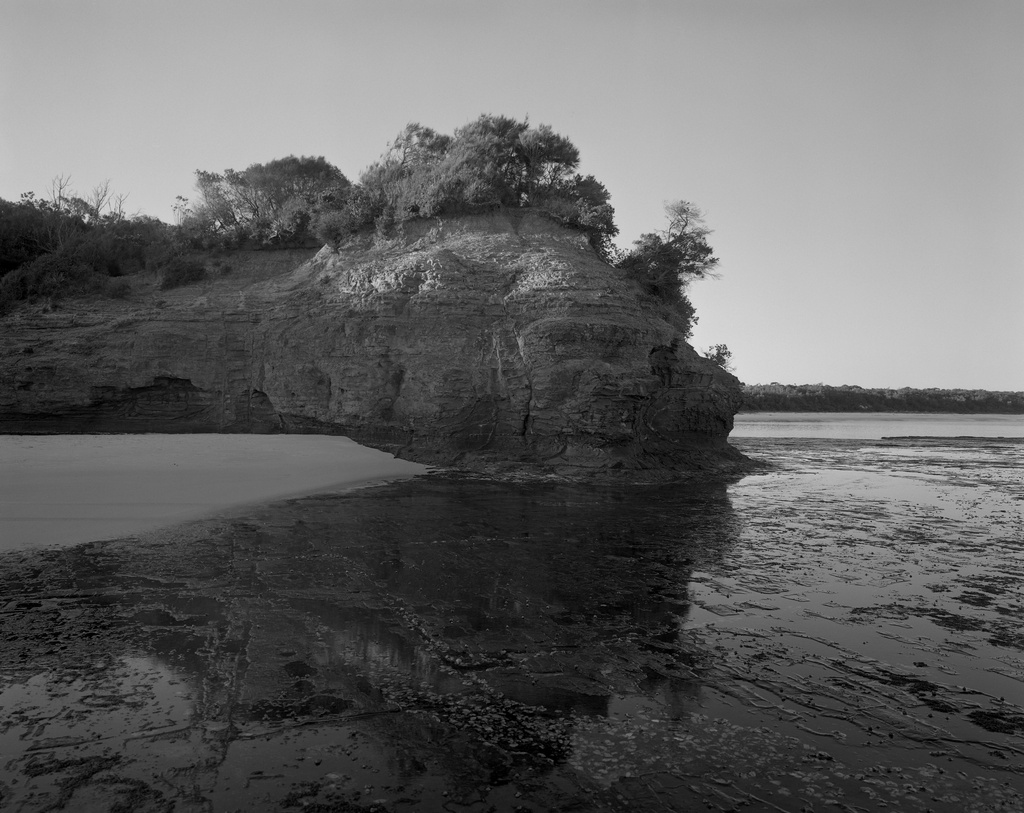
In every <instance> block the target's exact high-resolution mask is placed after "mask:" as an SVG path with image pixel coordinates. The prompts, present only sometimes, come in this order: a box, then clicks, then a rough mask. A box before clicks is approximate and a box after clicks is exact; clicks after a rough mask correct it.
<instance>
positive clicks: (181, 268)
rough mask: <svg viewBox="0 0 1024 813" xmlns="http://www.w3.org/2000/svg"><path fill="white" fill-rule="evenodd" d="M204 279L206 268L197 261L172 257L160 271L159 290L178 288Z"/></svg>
mask: <svg viewBox="0 0 1024 813" xmlns="http://www.w3.org/2000/svg"><path fill="white" fill-rule="evenodd" d="M203 279H206V267H205V266H204V265H203V264H202V263H201V262H199V261H198V260H194V259H189V258H187V257H174V258H172V259H171V260H169V261H168V262H167V263H166V264H165V265H164V266H163V268H161V269H160V290H161V291H167V290H169V289H171V288H180V287H181V286H182V285H188V284H189V283H190V282H199V281H200V280H203Z"/></svg>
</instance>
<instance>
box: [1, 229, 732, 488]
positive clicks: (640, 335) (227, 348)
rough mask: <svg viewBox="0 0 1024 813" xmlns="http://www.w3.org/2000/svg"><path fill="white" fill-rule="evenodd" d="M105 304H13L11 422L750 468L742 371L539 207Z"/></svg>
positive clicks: (570, 461)
mask: <svg viewBox="0 0 1024 813" xmlns="http://www.w3.org/2000/svg"><path fill="white" fill-rule="evenodd" d="M157 296H162V297H164V301H159V300H158V299H157ZM99 307H101V308H102V309H103V310H101V311H97V310H95V309H94V310H92V311H90V312H85V311H84V310H81V309H79V310H71V309H65V310H63V311H61V312H58V313H51V314H42V313H39V312H35V313H31V312H22V313H18V314H15V315H10V316H7V317H5V318H4V319H3V320H2V321H0V334H2V337H3V338H2V341H3V345H4V348H3V349H4V353H3V359H2V361H0V431H3V432H7V433H11V432H83V431H85V432H88V431H96V432H107V431H115V432H132V431H150V432H153V431H157V432H173V431H188V432H200V431H211V432H325V433H338V434H345V435H348V436H350V437H352V438H353V439H354V440H356V441H358V442H360V443H363V444H366V445H368V446H373V447H376V448H380V449H385V450H387V451H390V452H393V453H395V454H397V455H399V456H402V457H406V458H409V459H413V460H419V461H424V462H437V463H444V464H451V463H462V464H465V465H469V466H476V465H479V466H486V465H490V464H492V463H500V462H512V463H524V464H532V465H543V466H550V467H554V468H559V469H561V468H568V469H579V468H584V469H615V468H625V469H648V470H654V469H665V470H676V471H679V470H693V469H698V470H700V469H720V468H723V467H729V466H734V465H741V463H742V458H741V457H740V456H739V455H738V454H737V453H736V452H734V451H733V450H732V449H731V447H729V446H728V444H727V442H726V439H727V436H728V433H729V431H730V430H731V429H732V417H733V415H734V414H735V412H736V410H737V409H738V408H739V404H740V398H741V393H740V386H739V382H738V381H737V380H736V379H735V378H734V377H733V376H731V375H730V374H728V373H726V372H725V371H723V370H721V369H720V368H719V367H717V366H716V365H714V364H712V363H711V362H709V361H707V360H706V359H704V358H702V357H700V356H698V354H697V353H695V352H694V351H693V350H692V348H690V347H689V346H688V345H687V344H685V342H684V341H683V340H682V335H681V332H680V327H681V326H680V325H679V324H678V323H677V322H675V321H674V317H673V315H672V314H671V312H669V311H667V310H665V309H663V308H660V307H659V306H658V305H657V304H656V303H654V302H652V301H650V300H649V299H648V298H647V297H645V296H644V295H643V294H642V293H641V292H640V291H639V290H638V289H637V288H636V286H635V285H634V284H633V283H631V282H630V281H629V280H628V279H626V278H625V277H624V276H623V274H622V273H621V272H619V271H617V270H616V269H613V268H611V267H609V266H608V265H606V264H605V263H603V262H601V261H600V259H599V258H598V257H597V256H596V255H595V254H594V252H593V251H592V250H591V248H590V247H589V246H588V245H587V243H586V240H585V238H584V237H582V236H581V235H579V234H578V233H576V232H572V231H569V230H566V229H563V228H561V227H559V226H557V225H555V224H553V223H551V222H550V221H548V220H546V219H544V218H542V217H539V216H537V215H533V214H530V213H512V214H509V213H504V214H499V215H494V216H487V217H474V218H461V219H456V220H452V221H448V222H445V223H438V222H436V221H421V222H416V223H412V224H407V226H406V231H405V234H404V235H402V236H401V237H398V238H396V239H394V240H393V241H390V242H389V243H387V244H380V243H378V244H376V245H374V244H372V243H371V241H369V239H367V240H366V241H365V242H364V243H362V244H353V245H349V246H346V247H344V248H343V249H342V250H340V251H334V250H332V249H330V248H325V249H323V250H321V251H320V252H319V253H317V254H316V256H315V257H313V258H312V259H310V260H309V261H308V262H305V263H302V264H300V265H298V267H297V268H296V269H295V270H294V271H292V272H291V273H285V274H283V275H279V276H276V277H271V278H268V279H264V280H262V281H260V280H257V281H252V280H240V279H238V278H237V277H225V278H222V279H216V280H214V281H212V282H208V283H204V284H202V285H200V286H193V287H190V288H187V289H181V290H179V291H173V292H170V293H161V294H158V295H157V294H154V295H153V297H151V298H150V299H147V297H146V296H145V294H144V293H139V294H136V295H133V300H132V301H130V302H128V303H101V304H100V306H99Z"/></svg>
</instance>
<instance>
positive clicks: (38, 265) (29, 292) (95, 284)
mask: <svg viewBox="0 0 1024 813" xmlns="http://www.w3.org/2000/svg"><path fill="white" fill-rule="evenodd" d="M106 280H107V277H105V276H104V275H102V274H97V273H96V272H95V271H93V269H92V268H91V267H90V266H89V264H88V263H85V262H83V261H82V260H80V259H79V258H77V257H75V256H74V255H67V254H44V255H42V256H41V257H37V258H36V259H34V260H32V262H29V263H25V264H24V265H23V266H21V267H20V268H18V269H16V270H15V271H11V272H10V273H8V274H5V275H4V277H3V279H0V301H3V302H4V303H6V305H7V306H8V307H9V306H10V305H11V304H13V303H14V302H17V301H20V300H27V301H29V302H33V301H36V300H38V299H44V298H48V299H62V298H63V297H65V296H74V295H76V294H87V293H99V292H102V291H103V290H104V285H105V283H106Z"/></svg>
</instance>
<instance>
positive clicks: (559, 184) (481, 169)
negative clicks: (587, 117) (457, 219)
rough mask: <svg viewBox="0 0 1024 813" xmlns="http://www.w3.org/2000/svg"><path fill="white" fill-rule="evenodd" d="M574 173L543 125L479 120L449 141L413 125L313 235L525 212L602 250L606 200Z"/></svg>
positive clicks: (568, 146)
mask: <svg viewBox="0 0 1024 813" xmlns="http://www.w3.org/2000/svg"><path fill="white" fill-rule="evenodd" d="M578 166H579V150H578V149H576V147H575V146H574V145H573V144H572V142H571V141H569V139H567V138H565V137H564V136H561V135H559V134H558V133H556V132H555V131H554V130H553V129H552V128H551V127H550V126H548V125H540V126H538V127H531V126H530V124H529V122H527V121H517V120H516V119H513V118H509V117H507V116H494V115H483V116H480V117H479V118H478V119H476V120H475V121H472V122H470V123H469V124H467V125H465V126H464V127H460V128H459V129H457V130H456V131H455V132H454V134H453V135H450V136H449V135H443V134H440V133H438V132H436V131H435V130H432V129H431V128H429V127H424V126H423V125H421V124H418V123H412V124H409V125H408V126H407V127H406V128H405V129H404V130H402V132H401V133H399V134H398V136H397V137H396V138H395V140H394V141H393V142H392V143H391V144H390V145H389V146H388V149H387V150H386V151H385V152H384V154H383V155H382V156H381V157H380V159H379V160H378V161H376V162H375V163H374V164H372V165H371V166H370V167H369V168H368V169H367V170H366V171H365V172H363V174H362V175H361V176H360V179H359V183H358V184H357V185H356V186H355V187H353V188H352V189H351V190H350V193H349V194H348V195H347V196H346V198H345V200H344V201H341V202H340V203H339V204H338V205H335V206H326V207H324V208H323V210H322V211H321V212H320V213H319V215H318V217H317V218H316V225H315V231H316V234H317V235H318V236H320V237H321V238H322V239H324V240H325V241H326V242H331V243H337V242H339V241H340V240H343V239H344V238H345V237H346V236H348V235H350V234H353V233H355V232H358V231H361V230H364V229H368V228H373V227H376V228H388V227H390V226H392V225H394V224H395V223H399V222H401V221H403V220H409V219H412V218H417V217H437V216H440V215H446V214H447V215H451V214H465V213H473V212H482V211H490V210H493V209H496V208H499V207H502V206H506V207H527V206H528V207H532V208H535V209H539V210H541V211H544V212H546V213H547V214H549V215H550V216H551V217H553V218H555V219H556V220H558V221H559V222H561V223H563V224H565V225H567V226H570V227H573V228H579V229H581V230H583V231H585V232H586V233H587V234H588V235H589V236H590V238H591V241H592V242H593V243H594V244H595V246H597V247H604V248H607V247H608V246H609V245H610V239H611V237H612V236H614V235H615V234H616V233H617V229H616V227H615V224H614V219H613V218H614V211H613V209H612V207H611V206H610V204H609V203H608V200H609V197H610V196H609V195H608V191H607V190H606V189H605V188H604V186H603V185H602V184H601V183H600V182H599V181H597V180H596V179H595V178H594V177H593V176H587V177H583V176H581V175H579V174H578V173H577V172H576V169H577V167H578Z"/></svg>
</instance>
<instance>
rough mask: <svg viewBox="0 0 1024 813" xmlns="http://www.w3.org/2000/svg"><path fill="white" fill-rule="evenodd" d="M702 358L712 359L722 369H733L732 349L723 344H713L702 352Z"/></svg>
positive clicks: (730, 370) (729, 370)
mask: <svg viewBox="0 0 1024 813" xmlns="http://www.w3.org/2000/svg"><path fill="white" fill-rule="evenodd" d="M704 358H706V359H708V360H710V361H713V362H714V363H715V364H717V365H718V366H719V367H721V368H722V369H723V370H727V371H728V372H730V373H731V372H732V371H733V366H732V351H731V350H730V349H729V348H728V346H726V345H724V344H713V345H711V346H710V347H709V348H708V349H707V350H706V351H705V353H704Z"/></svg>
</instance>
